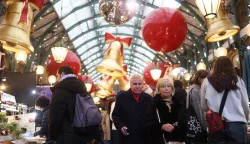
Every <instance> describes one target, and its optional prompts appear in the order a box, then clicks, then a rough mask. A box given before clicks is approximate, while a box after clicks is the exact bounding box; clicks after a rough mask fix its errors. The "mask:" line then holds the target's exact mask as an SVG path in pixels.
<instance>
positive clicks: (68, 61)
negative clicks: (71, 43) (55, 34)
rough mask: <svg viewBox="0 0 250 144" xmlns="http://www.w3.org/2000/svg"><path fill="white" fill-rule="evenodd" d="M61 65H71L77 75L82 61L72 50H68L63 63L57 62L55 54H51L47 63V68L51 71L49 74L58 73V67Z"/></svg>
mask: <svg viewBox="0 0 250 144" xmlns="http://www.w3.org/2000/svg"><path fill="white" fill-rule="evenodd" d="M61 66H69V67H71V68H72V69H73V73H74V74H75V75H77V74H78V73H79V72H80V69H81V62H80V59H79V58H78V56H77V55H76V54H75V53H74V52H72V51H69V52H68V54H67V56H66V58H65V60H64V61H63V62H62V63H56V61H55V60H54V58H53V56H52V55H50V57H49V58H48V60H47V64H46V70H47V72H48V73H49V75H56V73H57V71H58V69H59V68H60V67H61Z"/></svg>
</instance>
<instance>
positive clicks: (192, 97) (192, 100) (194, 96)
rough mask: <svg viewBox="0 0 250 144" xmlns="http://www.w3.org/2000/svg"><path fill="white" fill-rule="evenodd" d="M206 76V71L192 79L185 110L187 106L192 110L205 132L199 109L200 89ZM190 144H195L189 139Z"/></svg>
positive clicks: (196, 74) (201, 112) (205, 128)
mask: <svg viewBox="0 0 250 144" xmlns="http://www.w3.org/2000/svg"><path fill="white" fill-rule="evenodd" d="M207 76H208V72H207V71H206V70H199V71H197V72H196V73H195V75H194V77H193V79H192V83H193V85H192V86H191V87H190V89H189V93H188V95H187V108H188V105H189V104H190V105H191V106H192V107H193V108H194V111H195V114H196V116H197V119H198V120H199V122H200V123H201V126H202V128H203V130H204V131H207V123H206V121H205V113H204V112H203V111H202V109H201V95H200V89H201V85H202V83H203V81H204V79H205V78H206V77H207ZM191 143H196V141H195V140H192V139H191ZM204 143H206V140H204Z"/></svg>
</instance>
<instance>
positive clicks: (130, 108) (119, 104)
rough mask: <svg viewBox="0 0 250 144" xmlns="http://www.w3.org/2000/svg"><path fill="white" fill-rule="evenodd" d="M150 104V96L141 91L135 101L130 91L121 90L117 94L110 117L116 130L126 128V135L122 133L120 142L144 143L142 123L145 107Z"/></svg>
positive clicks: (125, 143)
mask: <svg viewBox="0 0 250 144" xmlns="http://www.w3.org/2000/svg"><path fill="white" fill-rule="evenodd" d="M151 104H152V97H151V96H150V95H148V94H146V93H144V92H142V93H141V95H140V98H139V101H138V102H137V101H136V100H135V98H134V97H133V95H132V91H131V90H130V89H129V90H128V91H125V92H122V93H121V94H120V95H118V96H117V99H116V103H115V109H114V111H113V114H112V117H113V122H114V124H115V127H116V128H117V130H119V131H121V128H122V127H123V126H126V127H127V128H128V130H127V132H128V133H129V135H128V136H124V135H122V138H121V141H122V144H144V131H143V124H144V118H145V114H146V110H147V108H148V107H149V106H150V105H151Z"/></svg>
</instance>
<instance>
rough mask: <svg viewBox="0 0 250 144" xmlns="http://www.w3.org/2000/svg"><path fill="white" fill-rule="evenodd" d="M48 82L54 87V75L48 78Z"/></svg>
mask: <svg viewBox="0 0 250 144" xmlns="http://www.w3.org/2000/svg"><path fill="white" fill-rule="evenodd" d="M48 81H49V83H50V84H51V85H52V84H54V83H55V82H56V77H55V76H54V75H50V76H49V77H48Z"/></svg>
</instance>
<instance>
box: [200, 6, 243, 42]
mask: <svg viewBox="0 0 250 144" xmlns="http://www.w3.org/2000/svg"><path fill="white" fill-rule="evenodd" d="M206 24H207V27H208V33H207V35H206V37H205V40H206V41H207V42H218V41H221V40H224V39H227V38H229V37H231V36H233V35H235V34H236V33H238V32H239V30H240V27H239V26H237V25H234V24H233V23H232V22H231V21H230V19H229V17H228V15H227V13H226V11H225V8H224V2H221V4H220V8H219V10H218V12H217V17H216V18H213V19H206Z"/></svg>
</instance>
